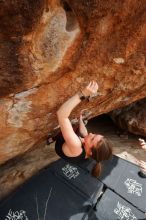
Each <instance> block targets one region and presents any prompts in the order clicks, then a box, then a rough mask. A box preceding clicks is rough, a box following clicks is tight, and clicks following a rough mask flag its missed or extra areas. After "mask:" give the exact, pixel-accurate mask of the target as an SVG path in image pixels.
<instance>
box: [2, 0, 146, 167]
mask: <svg viewBox="0 0 146 220" xmlns="http://www.w3.org/2000/svg"><path fill="white" fill-rule="evenodd" d="M145 3H146V2H145V0H134V1H133V0H126V1H122V0H120V1H116V0H111V1H107V0H92V1H91V0H74V1H71V0H66V1H65V0H62V1H61V0H32V1H28V0H21V1H17V0H15V1H11V0H7V1H1V2H0V20H1V24H0V29H1V34H0V41H1V49H0V54H1V55H0V164H3V163H5V162H6V161H8V160H9V159H12V158H14V157H16V156H18V155H21V154H24V153H25V152H26V151H28V150H29V149H31V148H32V147H34V146H35V145H37V144H39V143H41V142H42V141H43V140H44V139H46V137H47V135H48V133H53V132H56V131H57V132H58V130H57V129H58V122H57V118H56V110H57V109H58V108H59V106H60V105H61V104H62V103H63V102H64V101H65V100H67V99H68V98H69V97H71V96H72V95H73V94H75V93H76V92H77V91H78V90H79V89H81V88H82V87H83V86H85V85H86V84H87V83H88V82H89V81H90V80H96V81H97V82H98V84H99V91H100V94H101V95H100V96H98V97H96V98H94V99H92V100H91V101H90V102H82V103H81V104H80V105H79V106H78V107H77V108H76V109H75V110H74V112H73V113H72V115H71V120H75V119H76V118H77V116H78V114H79V111H80V110H81V109H83V108H86V109H88V110H89V111H90V112H92V115H91V117H95V116H97V115H101V114H103V113H108V112H110V111H112V110H114V109H117V108H121V107H124V106H126V105H129V104H130V103H132V102H134V101H136V100H139V99H142V98H144V97H145V96H146V53H145V51H146V22H145V21H146V4H145Z"/></svg>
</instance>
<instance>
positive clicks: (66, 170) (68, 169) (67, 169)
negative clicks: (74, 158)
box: [62, 164, 80, 179]
mask: <svg viewBox="0 0 146 220" xmlns="http://www.w3.org/2000/svg"><path fill="white" fill-rule="evenodd" d="M62 171H63V174H64V175H65V176H66V177H67V178H68V179H72V178H73V179H75V178H77V176H78V175H79V174H80V173H79V171H78V169H77V168H76V167H74V166H71V165H70V164H66V165H65V166H64V167H63V168H62Z"/></svg>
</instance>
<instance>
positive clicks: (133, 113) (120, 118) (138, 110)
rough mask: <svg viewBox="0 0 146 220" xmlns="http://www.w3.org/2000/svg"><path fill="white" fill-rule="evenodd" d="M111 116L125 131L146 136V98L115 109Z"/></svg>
mask: <svg viewBox="0 0 146 220" xmlns="http://www.w3.org/2000/svg"><path fill="white" fill-rule="evenodd" d="M110 116H111V118H112V120H113V121H114V122H115V124H116V125H118V126H119V127H120V128H121V129H123V130H124V131H129V132H131V133H133V134H136V135H142V136H144V137H146V98H145V99H142V100H139V101H137V102H134V103H132V104H130V105H128V106H126V107H123V108H120V109H116V110H113V111H112V112H111V113H110Z"/></svg>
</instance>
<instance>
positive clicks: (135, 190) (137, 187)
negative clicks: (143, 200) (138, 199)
mask: <svg viewBox="0 0 146 220" xmlns="http://www.w3.org/2000/svg"><path fill="white" fill-rule="evenodd" d="M124 184H125V185H126V187H127V189H128V193H130V194H135V195H137V196H141V195H142V184H140V183H138V182H136V180H133V179H129V178H128V179H127V180H126V181H125V182H124Z"/></svg>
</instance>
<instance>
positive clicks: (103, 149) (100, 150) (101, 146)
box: [91, 137, 112, 177]
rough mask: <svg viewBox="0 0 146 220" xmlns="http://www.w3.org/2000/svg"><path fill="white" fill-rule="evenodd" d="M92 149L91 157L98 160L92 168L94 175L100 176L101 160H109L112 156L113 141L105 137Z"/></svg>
mask: <svg viewBox="0 0 146 220" xmlns="http://www.w3.org/2000/svg"><path fill="white" fill-rule="evenodd" d="M91 151H92V156H91V157H92V158H93V159H94V160H96V161H97V163H96V164H95V166H94V167H93V169H92V175H93V176H95V177H98V176H99V175H100V173H101V161H104V160H108V159H109V158H110V157H111V156H112V143H111V141H109V140H108V139H107V138H105V137H103V138H102V139H101V140H100V141H99V142H98V143H97V145H96V146H94V147H93V148H92V149H91Z"/></svg>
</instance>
